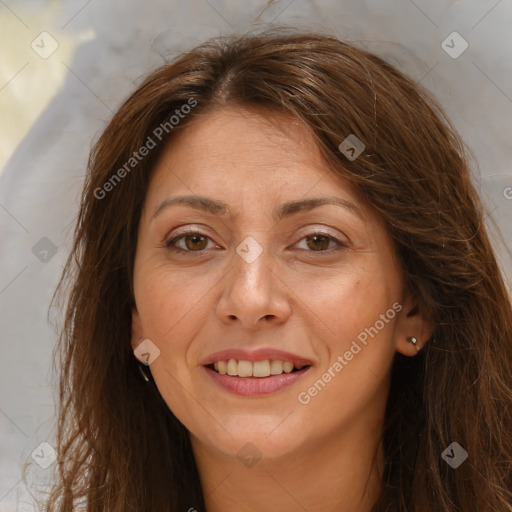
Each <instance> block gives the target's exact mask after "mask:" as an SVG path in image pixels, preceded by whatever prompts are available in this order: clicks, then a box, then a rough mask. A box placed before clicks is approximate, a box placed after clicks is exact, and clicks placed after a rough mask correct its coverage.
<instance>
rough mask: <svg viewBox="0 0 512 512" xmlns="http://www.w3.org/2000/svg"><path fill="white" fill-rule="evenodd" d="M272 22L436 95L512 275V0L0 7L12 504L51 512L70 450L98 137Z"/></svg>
mask: <svg viewBox="0 0 512 512" xmlns="http://www.w3.org/2000/svg"><path fill="white" fill-rule="evenodd" d="M271 24H272V25H288V26H295V27H299V28H304V29H314V30H317V31H322V32H328V33H330V34H334V35H337V36H338V37H340V38H342V39H346V40H349V41H352V42H355V43H356V44H359V45H361V46H363V47H365V48H367V49H368V50H371V51H373V52H375V53H377V54H378V55H379V56H381V57H383V58H384V59H386V60H387V61H389V62H391V63H392V64H394V65H396V66H397V67H399V68H400V69H401V70H403V71H405V72H406V73H408V74H409V75H410V76H411V77H413V79H414V80H415V81H416V82H418V83H421V84H422V85H423V86H425V87H426V88H427V89H429V90H430V91H431V92H433V93H434V94H435V96H436V97H437V98H438V99H439V100H440V102H441V104H442V105H443V106H444V108H445V109H446V110H447V112H448V114H449V116H450V117H451V119H452V121H453V123H454V125H455V127H456V128H457V130H458V131H459V132H460V133H461V135H462V137H463V138H464V139H465V141H466V142H467V144H468V146H469V147H470V148H471V149H472V150H473V152H474V154H475V156H476V160H477V162H478V166H477V165H476V163H474V165H473V178H474V182H475V184H476V186H477V188H478V190H479V191H480V193H481V195H482V197H483V199H484V202H485V204H486V206H487V209H488V211H489V215H490V217H489V218H488V224H489V227H491V228H492V224H491V221H490V219H491V218H494V219H495V221H496V223H497V225H498V226H499V228H500V229H501V232H502V235H503V238H504V240H505V243H502V242H500V241H499V239H498V238H496V250H497V252H498V255H499V258H500V262H501V265H502V267H503V269H504V271H505V273H506V275H507V278H508V280H509V282H510V276H512V261H511V258H510V254H509V253H508V252H507V249H506V245H507V244H509V245H510V242H511V241H512V216H511V212H512V170H511V164H510V162H511V161H512V145H511V133H512V130H511V124H512V123H511V120H512V81H511V78H512V69H511V65H512V64H511V63H512V45H511V41H510V27H511V26H512V1H511V0H459V1H457V0H414V1H413V0H380V1H379V0H317V1H315V0H309V1H307V0H283V1H270V2H267V1H264V0H239V1H236V0H188V1H177V0H154V1H152V2H137V1H135V0H123V1H121V0H108V1H103V2H99V1H92V0H66V1H62V0H60V1H59V0H53V1H42V0H39V1H29V0H26V1H16V0H5V1H4V0H0V48H1V54H0V116H1V117H0V119H1V124H0V228H1V237H2V238H1V244H0V322H1V342H0V343H1V344H0V350H1V358H0V364H1V367H0V511H1V512H14V511H16V512H18V511H32V510H36V509H35V508H34V504H33V499H34V496H40V494H39V493H40V492H44V489H45V486H46V485H48V483H49V475H50V473H51V471H52V465H53V464H54V463H55V459H56V457H57V454H56V453H55V450H54V446H55V406H56V397H57V393H56V388H55V385H56V375H55V374H54V373H53V371H52V350H53V347H54V345H55V342H56V339H57V335H56V332H55V330H54V328H53V327H52V326H51V325H50V324H49V322H48V319H47V314H48V307H49V302H50V299H51V296H52V294H53V291H54V289H55V286H56V285H57V281H58V279H59V276H60V273H61V270H62V266H63V264H64V262H65V259H66V256H67V253H68V251H69V249H70V243H71V229H72V227H73V225H74V221H75V216H76V213H77V207H78V198H79V194H80V190H81V187H82V184H83V178H84V173H85V171H86V163H87V156H88V153H89V151H90V149H91V146H92V144H93V142H94V141H95V140H96V139H97V138H98V137H99V135H100V133H101V132H102V130H103V128H104V127H105V126H106V123H107V122H108V120H109V119H110V117H111V116H112V114H113V112H115V110H116V109H117V108H118V106H119V105H120V103H121V102H122V101H123V100H124V99H125V98H126V96H127V95H128V94H129V93H130V92H131V91H132V90H133V89H134V88H135V87H136V85H137V84H138V83H140V81H141V80H142V79H143V77H144V76H145V75H146V74H147V73H148V72H149V71H151V70H152V69H153V68H155V67H156V66H158V65H161V64H163V62H164V58H169V57H173V56H174V55H176V54H178V53H180V52H181V51H183V50H185V49H187V48H189V47H191V46H193V45H195V44H198V43H200V42H202V41H204V40H205V39H207V38H209V37H211V36H217V35H221V34H228V33H232V32H243V33H245V32H250V31H255V30H259V29H261V28H264V27H266V26H268V25H271ZM493 232H494V230H493ZM52 314H53V312H52ZM25 462H29V463H30V466H29V469H28V470H27V478H28V481H29V484H28V485H26V483H25V482H24V481H23V479H22V468H23V465H24V463H25Z"/></svg>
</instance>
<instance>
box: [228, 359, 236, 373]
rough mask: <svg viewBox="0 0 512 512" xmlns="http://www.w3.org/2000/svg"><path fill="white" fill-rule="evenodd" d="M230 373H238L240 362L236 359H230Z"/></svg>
mask: <svg viewBox="0 0 512 512" xmlns="http://www.w3.org/2000/svg"><path fill="white" fill-rule="evenodd" d="M228 375H238V363H237V362H236V361H235V360H234V359H230V360H229V361H228Z"/></svg>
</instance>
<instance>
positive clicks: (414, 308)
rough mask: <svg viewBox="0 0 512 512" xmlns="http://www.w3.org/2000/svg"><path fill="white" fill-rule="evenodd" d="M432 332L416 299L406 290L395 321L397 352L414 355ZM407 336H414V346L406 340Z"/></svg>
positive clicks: (432, 329)
mask: <svg viewBox="0 0 512 512" xmlns="http://www.w3.org/2000/svg"><path fill="white" fill-rule="evenodd" d="M433 332H434V328H433V327H432V325H431V323H430V322H429V320H428V319H426V318H425V317H424V316H423V314H422V313H421V311H420V309H419V307H418V303H417V301H416V300H415V299H414V298H413V297H412V295H411V294H410V293H409V292H407V293H406V296H405V299H404V301H403V302H402V309H401V311H400V312H399V313H398V317H397V322H396V328H395V335H396V350H397V352H400V353H401V354H403V355H405V356H410V357H413V356H415V355H416V354H417V353H418V351H419V350H421V349H422V348H423V347H424V346H425V344H426V343H427V341H428V340H429V339H430V338H431V336H432V333H433ZM409 337H414V338H416V340H417V343H416V346H414V344H413V343H412V342H410V341H407V338H409ZM418 349H419V350H418Z"/></svg>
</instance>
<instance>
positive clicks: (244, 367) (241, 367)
mask: <svg viewBox="0 0 512 512" xmlns="http://www.w3.org/2000/svg"><path fill="white" fill-rule="evenodd" d="M238 376H239V377H252V363H251V362H250V361H238Z"/></svg>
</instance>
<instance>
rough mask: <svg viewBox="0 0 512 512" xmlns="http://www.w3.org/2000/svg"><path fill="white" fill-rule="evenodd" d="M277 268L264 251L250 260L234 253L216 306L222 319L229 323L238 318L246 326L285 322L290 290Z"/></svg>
mask: <svg viewBox="0 0 512 512" xmlns="http://www.w3.org/2000/svg"><path fill="white" fill-rule="evenodd" d="M277 272H278V269H277V263H276V262H275V261H273V260H272V256H271V255H268V254H266V252H265V251H263V252H262V253H261V254H260V255H259V256H258V257H257V258H256V260H254V261H252V262H250V263H249V262H247V261H245V260H244V259H243V258H242V257H240V256H239V254H237V253H235V254H234V255H233V265H232V267H231V270H230V271H229V272H228V274H227V275H226V276H225V278H224V279H223V281H222V282H223V283H224V290H223V292H222V295H221V297H220V299H219V301H218V303H217V308H216V313H217V316H218V317H219V319H220V320H221V321H222V322H224V323H226V324H229V325H231V324H234V323H237V322H239V323H240V326H242V327H245V328H247V329H257V328H259V327H261V326H265V325H274V326H275V325H280V324H282V323H284V322H286V320H287V319H288V318H289V316H290V313H291V305H290V293H291V292H290V290H289V288H288V287H287V286H286V285H285V284H284V282H283V281H282V279H281V278H280V277H279V276H278V274H277Z"/></svg>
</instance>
